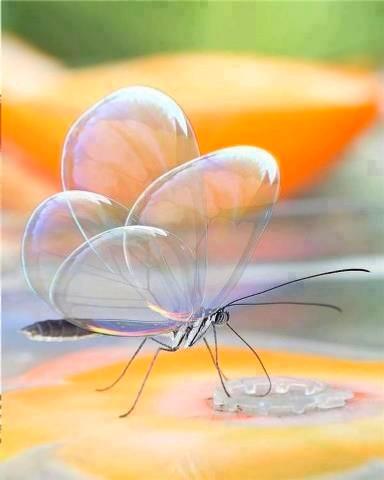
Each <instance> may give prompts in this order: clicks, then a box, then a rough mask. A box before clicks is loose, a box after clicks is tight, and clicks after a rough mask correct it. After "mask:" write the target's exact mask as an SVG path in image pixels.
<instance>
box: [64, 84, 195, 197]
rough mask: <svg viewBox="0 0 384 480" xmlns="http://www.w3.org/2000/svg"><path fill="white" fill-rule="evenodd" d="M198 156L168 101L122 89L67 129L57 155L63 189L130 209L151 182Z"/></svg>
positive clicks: (179, 111)
mask: <svg viewBox="0 0 384 480" xmlns="http://www.w3.org/2000/svg"><path fill="white" fill-rule="evenodd" d="M199 155H200V153H199V148H198V144H197V141H196V139H195V135H194V132H193V130H192V127H191V126H190V124H189V121H188V119H187V118H186V116H185V115H184V113H183V111H182V109H181V108H180V107H179V106H178V105H177V103H176V102H175V101H174V100H172V99H171V98H170V97H168V96H167V95H165V94H164V93H162V92H160V91H159V90H155V89H153V88H149V87H142V86H137V87H128V88H124V89H122V90H119V91H117V92H115V93H112V94H111V95H109V96H107V97H105V98H104V99H102V100H101V101H100V102H99V103H97V104H96V105H94V106H93V107H91V108H90V109H89V110H88V111H87V112H85V113H84V114H83V115H82V116H81V117H80V118H79V119H78V120H77V121H76V123H75V124H74V125H73V126H72V128H71V130H70V131H69V133H68V135H67V138H66V141H65V144H64V150H63V157H62V181H63V187H64V189H65V190H88V191H91V192H97V193H101V194H102V195H105V196H107V197H109V198H112V199H113V200H115V201H117V202H119V203H121V204H122V205H126V206H130V205H131V204H132V203H133V202H134V201H135V200H136V198H137V197H138V196H139V195H140V194H141V193H142V192H143V190H144V189H145V187H147V186H148V185H149V184H150V183H151V182H152V181H153V180H155V179H156V178H157V177H159V176H160V175H162V174H163V173H165V172H167V171H168V170H171V169H172V168H174V167H175V166H177V165H179V164H182V163H184V162H187V161H188V160H192V159H193V158H196V157H198V156H199Z"/></svg>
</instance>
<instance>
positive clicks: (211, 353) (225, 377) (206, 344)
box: [204, 341, 228, 381]
mask: <svg viewBox="0 0 384 480" xmlns="http://www.w3.org/2000/svg"><path fill="white" fill-rule="evenodd" d="M204 343H205V346H206V347H207V350H208V353H209V356H210V357H211V360H212V362H213V364H214V365H215V366H216V365H217V366H218V367H219V368H220V370H221V374H222V376H223V378H224V380H225V381H227V380H228V377H227V375H225V373H224V372H223V370H222V369H221V367H220V366H219V365H218V364H217V363H216V360H215V357H216V355H214V354H213V352H212V349H211V347H210V346H209V343H208V341H205V342H204Z"/></svg>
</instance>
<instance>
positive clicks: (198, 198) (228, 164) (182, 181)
mask: <svg viewBox="0 0 384 480" xmlns="http://www.w3.org/2000/svg"><path fill="white" fill-rule="evenodd" d="M278 189H279V171H278V167H277V164H276V161H275V159H274V158H273V156H272V155H271V154H270V153H268V152H266V151H265V150H263V149H260V148H256V147H245V146H244V147H232V148H225V149H223V150H218V151H216V152H213V153H210V154H208V155H205V156H202V157H200V158H198V159H196V160H193V161H191V162H188V163H186V164H184V165H181V166H180V167H177V168H175V169H173V170H171V171H170V172H168V173H167V174H165V175H163V176H162V177H160V178H159V179H158V180H156V181H154V182H153V183H152V184H151V185H150V186H149V187H148V188H147V189H146V190H145V191H144V192H143V193H142V195H141V196H140V197H139V199H138V200H137V202H136V203H135V205H134V206H133V207H132V209H131V211H130V214H129V216H128V218H127V222H126V223H127V225H135V224H138V225H151V226H155V227H159V228H163V229H164V230H167V231H169V232H172V233H173V234H175V235H176V236H177V237H178V238H180V239H181V240H182V241H183V242H184V243H185V244H186V245H187V246H188V247H189V248H190V249H191V251H192V252H193V253H194V255H195V261H196V276H197V286H198V288H199V289H200V290H201V292H200V294H201V297H202V307H203V311H205V312H209V311H212V310H217V309H218V308H219V307H221V306H223V305H224V304H225V303H228V302H230V301H231V300H233V298H232V296H231V293H232V291H233V288H234V286H235V285H236V284H237V282H238V281H239V279H240V277H241V274H242V273H243V270H244V268H245V266H246V265H247V262H248V261H249V259H250V257H251V255H252V253H253V251H254V249H255V246H256V244H257V241H258V239H259V237H260V235H261V234H262V232H263V230H264V228H265V226H266V224H267V222H268V220H269V218H270V215H271V209H272V206H273V204H274V203H275V201H276V199H277V195H278Z"/></svg>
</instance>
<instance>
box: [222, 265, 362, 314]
mask: <svg viewBox="0 0 384 480" xmlns="http://www.w3.org/2000/svg"><path fill="white" fill-rule="evenodd" d="M345 272H366V273H370V271H369V270H367V269H366V268H342V269H340V270H331V271H329V272H322V273H316V274H315V275H309V276H307V277H301V278H295V279H294V280H290V281H289V282H284V283H280V284H279V285H275V286H274V287H270V288H266V289H265V290H262V291H260V292H256V293H252V294H251V295H246V296H245V297H241V298H236V300H232V302H229V303H227V305H225V306H224V307H223V308H222V310H224V309H225V308H227V307H230V306H231V305H234V304H235V303H237V302H241V301H242V300H246V299H248V298H252V297H256V296H257V295H261V294H262V293H267V292H271V291H272V290H276V289H278V288H281V287H285V286H286V285H291V284H292V283H296V282H301V281H303V280H309V279H310V278H316V277H323V276H325V275H333V274H335V273H345Z"/></svg>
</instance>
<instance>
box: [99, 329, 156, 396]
mask: <svg viewBox="0 0 384 480" xmlns="http://www.w3.org/2000/svg"><path fill="white" fill-rule="evenodd" d="M146 341H147V337H146V338H144V340H143V341H142V342H141V343H140V345H139V346H138V347H137V349H136V350H135V352H134V353H133V355H132V357H131V358H130V359H129V361H128V363H127V365H126V366H125V367H124V368H123V371H122V372H121V373H120V375H119V376H118V377H117V378H116V380H114V381H113V382H112V383H111V384H110V385H108V386H107V387H104V388H97V389H96V391H97V392H105V391H106V390H109V389H110V388H112V387H114V386H115V385H116V384H117V383H118V382H120V380H121V379H122V378H123V377H124V375H125V373H126V372H127V370H128V368H129V367H130V366H131V364H132V362H133V360H134V359H135V358H136V357H137V355H138V353H139V352H140V350H141V349H142V348H143V347H144V344H145V342H146Z"/></svg>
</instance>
